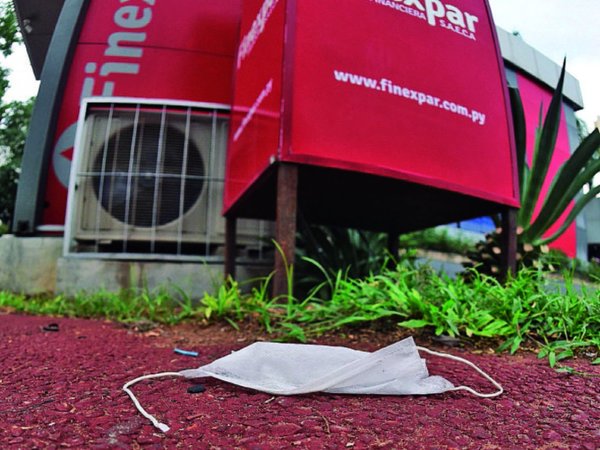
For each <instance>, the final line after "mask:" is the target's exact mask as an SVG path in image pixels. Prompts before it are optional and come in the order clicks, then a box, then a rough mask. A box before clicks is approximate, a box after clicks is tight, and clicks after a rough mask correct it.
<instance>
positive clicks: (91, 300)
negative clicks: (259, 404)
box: [0, 262, 600, 366]
mask: <svg viewBox="0 0 600 450" xmlns="http://www.w3.org/2000/svg"><path fill="white" fill-rule="evenodd" d="M292 273H293V271H292V268H290V269H289V274H288V275H289V276H290V277H291V275H292ZM323 274H324V276H325V278H326V281H325V282H324V284H326V285H327V289H322V287H323V286H316V287H315V288H313V289H312V290H311V291H310V292H309V293H308V294H307V295H306V296H304V297H303V298H302V299H297V298H295V297H293V296H290V295H286V296H284V297H282V298H271V297H270V296H269V290H270V286H269V285H270V280H271V277H267V278H266V279H263V280H261V281H260V282H259V283H255V285H254V287H253V288H252V289H251V290H250V291H249V292H248V290H247V289H242V287H241V286H240V285H239V284H238V283H237V282H235V281H233V280H229V281H228V282H226V283H223V284H222V285H221V286H218V287H217V288H216V289H215V290H214V292H213V293H206V294H204V296H203V297H202V298H200V299H198V300H192V299H191V297H190V296H188V295H186V293H184V292H183V291H181V290H166V289H161V290H156V291H148V290H144V291H141V292H130V291H123V292H120V293H109V292H98V293H94V294H80V295H78V296H75V297H73V298H66V297H62V296H57V297H54V298H26V297H23V296H19V295H13V294H10V293H7V292H0V307H4V308H11V309H13V310H16V311H22V312H26V313H31V314H46V315H60V316H76V317H88V318H91V317H96V318H100V317H101V318H109V319H113V320H118V321H123V322H135V321H140V320H150V321H154V322H158V323H165V324H176V323H179V322H182V321H185V320H188V321H189V320H194V321H226V322H228V323H229V324H231V325H232V326H233V327H238V326H239V324H241V323H242V322H245V321H256V322H258V323H259V324H260V326H261V327H262V328H263V329H264V330H265V331H266V332H268V333H271V334H272V335H273V338H274V339H284V340H299V341H306V340H308V339H310V338H311V337H314V336H317V335H319V334H321V333H324V332H327V331H331V330H337V329H342V328H344V327H360V326H362V325H373V324H375V326H381V327H390V326H393V327H396V326H399V327H405V328H409V329H418V328H425V329H427V330H428V331H430V332H431V333H433V334H436V335H449V336H454V337H464V338H471V337H479V338H491V339H493V340H494V341H495V342H497V341H498V340H500V341H501V345H500V347H499V349H498V350H500V351H509V352H511V353H514V352H516V351H517V350H518V349H519V348H522V347H524V346H526V347H527V348H531V347H537V348H538V349H539V356H540V357H543V358H547V359H548V361H549V363H550V365H552V366H554V365H555V364H556V363H557V362H558V361H561V360H564V359H568V358H570V357H573V356H575V355H576V354H577V353H578V352H581V351H585V353H587V354H588V356H589V355H592V354H594V353H596V355H597V354H598V352H599V351H600V290H599V289H598V285H597V284H596V285H580V286H577V285H575V283H574V282H573V277H572V274H571V273H568V272H567V273H565V274H564V275H563V277H562V278H561V279H560V280H556V279H551V278H548V277H547V275H546V274H545V273H544V272H542V271H540V270H522V271H520V272H519V273H518V274H517V275H516V276H515V277H513V278H512V279H510V280H508V281H507V282H506V283H504V284H500V283H499V282H498V281H496V280H495V279H494V278H491V277H487V276H483V275H480V274H478V273H476V272H474V273H473V276H472V277H469V281H468V282H467V281H465V280H464V279H463V278H460V277H459V278H456V279H452V278H449V277H447V276H444V275H439V274H437V273H435V272H434V271H433V270H432V269H431V268H430V267H428V266H420V267H416V266H414V265H412V264H410V263H406V262H404V263H401V264H399V265H397V267H396V268H395V269H393V270H392V269H384V270H383V271H382V272H381V273H380V274H372V275H369V276H367V277H364V278H361V279H355V278H351V277H348V276H347V275H345V274H344V273H343V272H341V271H338V272H337V274H334V275H332V274H329V273H327V272H326V271H325V270H324V269H323ZM323 292H327V293H328V294H327V297H326V298H322V297H321V296H320V295H321V294H320V293H323ZM592 359H594V358H592ZM593 363H594V364H598V363H600V359H599V358H597V356H596V359H595V360H594V361H593Z"/></svg>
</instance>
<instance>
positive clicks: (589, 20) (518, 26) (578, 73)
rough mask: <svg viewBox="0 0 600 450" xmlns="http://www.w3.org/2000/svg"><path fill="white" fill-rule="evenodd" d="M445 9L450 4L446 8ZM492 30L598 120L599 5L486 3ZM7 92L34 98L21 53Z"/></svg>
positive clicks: (533, 0) (542, 0)
mask: <svg viewBox="0 0 600 450" xmlns="http://www.w3.org/2000/svg"><path fill="white" fill-rule="evenodd" d="M449 3H451V2H449ZM489 3H490V6H491V8H492V14H493V16H494V20H495V22H496V24H497V25H499V26H500V27H502V28H504V29H505V30H506V31H509V32H513V31H518V32H519V33H520V34H521V37H522V38H523V39H524V40H525V42H527V43H528V44H530V45H531V46H533V47H534V48H535V49H537V50H538V51H540V52H542V53H543V54H545V55H546V56H548V57H549V58H550V59H552V60H553V61H555V62H556V63H558V64H561V63H562V60H563V58H564V57H565V56H566V57H567V70H568V71H569V72H570V73H571V74H572V75H574V76H575V78H577V79H578V80H579V83H580V86H581V91H582V94H583V101H584V106H585V108H584V110H582V111H581V112H579V113H578V116H579V117H581V118H582V119H583V120H584V121H585V122H586V124H587V125H588V128H589V129H590V131H591V130H592V128H593V127H594V122H595V121H596V120H597V119H598V116H600V0H489ZM8 67H9V68H10V69H11V70H12V76H11V78H10V81H11V86H12V89H11V90H10V91H9V93H8V94H7V96H6V98H5V100H15V99H17V100H24V99H26V98H28V97H30V96H32V95H35V94H36V93H37V89H38V83H37V82H36V81H35V79H34V77H33V73H32V71H31V68H30V66H29V61H28V59H27V54H26V52H25V50H24V48H20V49H18V50H17V51H16V52H15V54H14V55H13V56H11V57H10V58H9V61H8Z"/></svg>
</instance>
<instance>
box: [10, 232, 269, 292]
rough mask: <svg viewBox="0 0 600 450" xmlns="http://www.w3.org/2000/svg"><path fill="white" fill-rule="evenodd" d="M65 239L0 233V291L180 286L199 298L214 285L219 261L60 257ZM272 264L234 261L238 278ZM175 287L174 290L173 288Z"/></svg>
mask: <svg viewBox="0 0 600 450" xmlns="http://www.w3.org/2000/svg"><path fill="white" fill-rule="evenodd" d="M62 246H63V239H62V238H58V237H56V238H51V237H28V238H24V237H15V236H13V235H4V236H2V237H0V290H6V291H10V292H14V293H19V294H26V295H39V294H65V295H68V296H71V295H74V294H77V293H79V292H82V291H98V290H100V289H104V290H107V291H111V292H117V291H119V290H121V289H131V288H134V289H144V288H148V289H151V290H152V289H156V288H159V287H165V288H171V289H173V288H179V289H182V290H183V291H184V292H185V293H186V294H188V295H190V296H192V297H194V298H198V297H202V296H203V295H204V292H206V291H208V292H212V291H214V290H215V287H217V286H218V285H219V284H220V283H221V282H222V279H223V265H222V264H219V263H216V264H206V263H202V262H184V263H180V262H174V261H123V260H108V259H93V258H79V257H63V256H62V251H63V247H62ZM272 268H273V266H272V264H269V263H265V264H264V265H238V266H237V268H236V271H237V278H238V280H248V279H252V278H257V277H261V276H266V275H268V274H269V272H270V271H271V270H272ZM173 290H174V291H175V289H173Z"/></svg>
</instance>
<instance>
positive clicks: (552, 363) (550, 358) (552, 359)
mask: <svg viewBox="0 0 600 450" xmlns="http://www.w3.org/2000/svg"><path fill="white" fill-rule="evenodd" d="M548 363H549V364H550V367H554V366H555V365H556V353H554V350H552V351H551V352H550V353H548Z"/></svg>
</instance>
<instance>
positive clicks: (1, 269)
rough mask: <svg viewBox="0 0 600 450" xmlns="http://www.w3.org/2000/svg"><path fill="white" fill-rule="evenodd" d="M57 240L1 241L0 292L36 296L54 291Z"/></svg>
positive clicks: (59, 246) (59, 248)
mask: <svg viewBox="0 0 600 450" xmlns="http://www.w3.org/2000/svg"><path fill="white" fill-rule="evenodd" d="M62 244H63V239H62V238H59V237H15V236H13V235H3V236H2V237H0V290H6V291H11V292H14V293H18V294H26V295H39V294H45V293H52V292H54V291H55V289H56V261H57V259H58V258H59V256H60V255H61V254H62Z"/></svg>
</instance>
